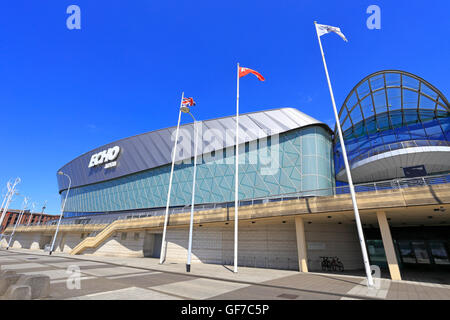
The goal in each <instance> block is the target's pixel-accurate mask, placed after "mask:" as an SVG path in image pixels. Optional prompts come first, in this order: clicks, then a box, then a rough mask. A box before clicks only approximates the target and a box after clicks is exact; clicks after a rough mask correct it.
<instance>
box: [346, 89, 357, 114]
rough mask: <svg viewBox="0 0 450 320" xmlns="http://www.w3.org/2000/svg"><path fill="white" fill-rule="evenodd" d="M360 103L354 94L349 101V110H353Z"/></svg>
mask: <svg viewBox="0 0 450 320" xmlns="http://www.w3.org/2000/svg"><path fill="white" fill-rule="evenodd" d="M357 103H358V99H357V98H356V94H355V93H354V92H353V93H352V94H351V95H350V97H349V98H348V100H347V107H348V109H349V110H351V108H353V107H354V106H355V105H356V104H357Z"/></svg>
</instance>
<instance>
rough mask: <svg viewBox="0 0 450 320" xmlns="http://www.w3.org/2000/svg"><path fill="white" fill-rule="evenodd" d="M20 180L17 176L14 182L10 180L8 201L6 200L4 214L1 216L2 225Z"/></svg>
mask: <svg viewBox="0 0 450 320" xmlns="http://www.w3.org/2000/svg"><path fill="white" fill-rule="evenodd" d="M20 181H21V180H20V178H19V177H17V178H16V180H15V181H14V183H10V182H8V185H7V186H8V192H7V197H6V201H4V203H5V206H4V207H3V212H2V216H1V217H0V226H1V225H2V223H3V219H4V218H5V215H6V212H7V211H8V207H9V204H10V203H11V200H12V198H13V196H14V195H15V194H16V186H17V185H18V184H19V183H20Z"/></svg>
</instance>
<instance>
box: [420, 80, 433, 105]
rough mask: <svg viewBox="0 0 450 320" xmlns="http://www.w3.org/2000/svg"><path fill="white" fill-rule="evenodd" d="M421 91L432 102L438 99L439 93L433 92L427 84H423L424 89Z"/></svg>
mask: <svg viewBox="0 0 450 320" xmlns="http://www.w3.org/2000/svg"><path fill="white" fill-rule="evenodd" d="M420 91H421V92H422V93H424V94H426V95H428V96H429V97H430V98H431V100H435V101H436V99H437V93H436V92H435V91H434V90H432V89H431V88H430V87H428V86H427V85H426V84H424V83H422V87H421V89H420Z"/></svg>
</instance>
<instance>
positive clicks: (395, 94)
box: [387, 88, 402, 109]
mask: <svg viewBox="0 0 450 320" xmlns="http://www.w3.org/2000/svg"><path fill="white" fill-rule="evenodd" d="M387 94H388V103H389V109H401V107H402V94H401V91H400V89H399V88H389V89H388V90H387Z"/></svg>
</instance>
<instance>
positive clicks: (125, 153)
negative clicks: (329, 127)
mask: <svg viewBox="0 0 450 320" xmlns="http://www.w3.org/2000/svg"><path fill="white" fill-rule="evenodd" d="M312 124H321V125H324V124H323V123H322V122H320V121H318V120H316V119H314V118H312V117H310V116H308V115H306V114H304V113H302V112H300V111H298V110H297V109H293V108H283V109H274V110H267V111H261V112H254V113H248V114H242V115H240V116H239V127H240V129H241V131H240V132H241V134H240V136H239V137H240V138H239V143H244V142H248V141H253V140H256V139H261V138H265V137H268V136H270V135H274V134H280V133H282V132H286V131H290V130H293V129H297V128H300V127H304V126H308V125H312ZM235 128H236V119H235V116H229V117H225V118H219V119H213V120H206V121H202V126H201V128H200V130H201V131H200V133H199V137H200V136H201V134H202V133H203V134H204V133H205V131H206V130H210V129H214V130H216V133H215V134H214V139H215V142H214V144H211V143H210V142H209V141H206V140H205V139H200V144H199V150H200V153H202V150H205V152H211V151H213V150H220V149H223V148H228V147H233V146H234V145H235ZM180 129H181V130H180V137H181V138H186V137H193V133H194V130H193V129H194V127H193V124H192V123H190V124H185V125H182V126H181V127H180ZM261 129H262V130H261ZM175 130H176V127H171V128H166V129H161V130H157V131H152V132H147V133H143V134H140V135H137V136H133V137H130V138H125V139H122V140H118V141H116V142H112V143H109V144H106V145H104V146H101V147H99V148H96V149H94V150H92V151H90V152H87V153H85V154H83V155H81V156H79V157H78V158H76V159H74V160H72V161H71V162H69V163H68V164H66V165H65V166H63V167H62V168H61V169H60V170H61V171H63V172H64V173H66V174H67V175H69V176H70V177H71V179H72V187H79V186H84V185H89V184H94V183H98V182H102V181H106V180H110V179H115V178H118V177H122V176H125V175H129V174H133V173H136V172H140V171H144V170H149V169H152V168H155V167H159V166H163V165H167V164H170V163H171V161H172V159H171V151H172V148H173V141H174V140H172V136H175ZM114 146H119V147H120V149H121V150H120V154H119V156H118V158H117V160H116V161H117V165H116V166H115V167H112V168H108V169H105V168H104V165H99V166H96V167H92V168H89V167H88V166H89V162H90V159H91V156H92V155H93V154H96V153H98V152H101V151H103V150H107V149H108V148H112V147H114ZM188 146H190V147H188V148H187V149H186V148H184V149H186V150H183V151H184V153H183V154H180V153H179V152H177V156H176V160H183V159H189V158H191V157H192V156H193V149H194V147H193V139H191V142H190V143H189V144H188ZM57 180H58V187H59V191H60V192H61V191H63V190H65V189H67V188H68V184H69V182H68V179H67V178H66V177H65V176H61V175H57Z"/></svg>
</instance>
